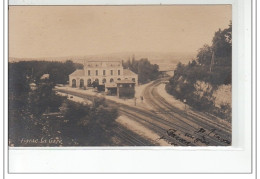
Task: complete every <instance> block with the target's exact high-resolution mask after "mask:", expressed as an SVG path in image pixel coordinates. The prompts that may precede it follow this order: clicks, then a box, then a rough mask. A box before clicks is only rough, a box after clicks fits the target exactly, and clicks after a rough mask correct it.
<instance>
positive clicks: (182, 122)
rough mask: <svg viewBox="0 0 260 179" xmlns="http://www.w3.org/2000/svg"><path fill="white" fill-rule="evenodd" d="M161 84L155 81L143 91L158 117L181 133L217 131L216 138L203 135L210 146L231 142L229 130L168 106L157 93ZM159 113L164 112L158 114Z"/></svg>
mask: <svg viewBox="0 0 260 179" xmlns="http://www.w3.org/2000/svg"><path fill="white" fill-rule="evenodd" d="M161 83H162V81H161V80H157V81H155V82H154V83H152V84H150V85H149V86H147V88H146V89H145V91H144V98H145V99H146V100H147V101H148V103H149V104H150V105H151V106H152V107H153V108H154V109H155V110H157V111H159V114H158V115H160V116H161V117H163V118H164V119H165V120H167V121H169V122H172V123H174V124H175V125H177V126H182V129H183V130H182V132H184V131H185V130H186V131H187V132H189V133H191V131H195V130H197V129H198V128H203V129H206V130H208V131H211V130H212V129H214V130H216V131H218V135H217V137H216V136H213V137H212V136H208V135H204V137H205V138H207V140H210V141H211V144H213V145H228V144H227V142H228V141H231V130H230V128H228V127H226V126H223V125H221V124H217V123H216V122H215V121H213V120H211V119H208V118H207V117H205V116H203V117H201V116H200V115H196V113H192V114H187V113H186V112H185V111H183V110H180V109H178V108H176V107H174V106H173V105H171V104H169V102H167V101H166V100H165V99H164V98H163V97H161V96H160V95H159V93H158V91H157V86H159V85H160V84H161ZM160 111H166V112H163V113H161V114H160ZM216 131H214V132H216ZM220 138H221V139H224V138H225V140H223V141H220Z"/></svg>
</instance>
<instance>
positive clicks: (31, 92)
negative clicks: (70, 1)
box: [8, 5, 232, 147]
mask: <svg viewBox="0 0 260 179" xmlns="http://www.w3.org/2000/svg"><path fill="white" fill-rule="evenodd" d="M8 16H9V22H8V23H9V39H8V43H9V54H8V55H9V58H8V59H9V61H8V131H9V134H8V144H9V146H10V147H69V146H74V147H85V146H87V147H92V146H114V147H115V146H145V147H149V146H172V147H178V146H191V147H192V146H193V147H195V146H231V145H232V100H231V96H232V93H231V92H232V90H231V89H232V6H231V5H152V6H149V5H143V6H138V5H137V6H123V5H122V6H9V10H8Z"/></svg>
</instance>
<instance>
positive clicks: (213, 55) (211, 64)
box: [209, 51, 215, 73]
mask: <svg viewBox="0 0 260 179" xmlns="http://www.w3.org/2000/svg"><path fill="white" fill-rule="evenodd" d="M214 58H215V53H214V51H213V52H212V56H211V62H210V67H209V72H210V73H211V71H212V68H213V65H214V60H215V59H214Z"/></svg>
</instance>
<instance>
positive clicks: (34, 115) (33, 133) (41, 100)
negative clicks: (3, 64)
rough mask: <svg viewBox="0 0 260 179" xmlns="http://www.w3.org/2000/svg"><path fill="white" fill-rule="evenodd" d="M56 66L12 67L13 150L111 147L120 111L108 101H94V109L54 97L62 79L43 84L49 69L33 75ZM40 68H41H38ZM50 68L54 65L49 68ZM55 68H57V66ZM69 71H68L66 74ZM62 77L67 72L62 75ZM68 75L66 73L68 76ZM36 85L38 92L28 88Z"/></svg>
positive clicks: (10, 119) (10, 117)
mask: <svg viewBox="0 0 260 179" xmlns="http://www.w3.org/2000/svg"><path fill="white" fill-rule="evenodd" d="M51 63H54V64H58V66H59V65H60V66H59V67H57V68H56V67H55V69H60V68H63V67H64V63H56V62H39V63H37V62H17V63H12V64H9V70H10V71H9V96H8V98H9V99H8V105H9V109H8V110H9V111H8V122H9V126H8V127H9V145H10V146H59V145H63V146H70V145H71V146H78V145H82V146H89V145H106V144H111V142H110V141H109V140H111V135H110V131H112V130H111V128H112V126H113V125H114V124H115V123H114V122H115V119H116V118H117V116H118V113H117V109H115V108H112V107H110V106H108V105H107V103H106V101H105V99H103V98H95V99H94V100H93V102H92V104H91V105H83V104H78V103H75V102H72V101H69V100H67V99H66V97H62V96H58V95H56V94H55V91H54V90H53V87H54V85H55V83H61V82H62V81H60V80H59V78H54V77H53V78H51V74H50V79H49V80H40V76H41V75H42V74H45V73H48V69H49V68H44V67H43V69H41V70H40V71H38V72H37V71H36V72H34V73H33V74H31V69H36V67H37V68H40V67H38V65H40V64H49V65H50V64H51ZM36 64H38V65H36ZM50 66H51V65H50ZM54 66H55V65H54ZM65 71H66V70H65ZM59 73H61V75H58V76H59V77H61V76H63V75H64V74H63V73H64V71H60V72H59ZM67 73H68V72H66V74H67ZM31 81H35V83H36V89H34V90H32V89H30V86H29V84H30V83H31ZM42 138H43V139H51V138H53V139H56V138H57V139H61V140H62V144H60V143H59V144H55V143H31V142H30V143H24V142H21V141H22V140H26V139H38V140H40V139H42Z"/></svg>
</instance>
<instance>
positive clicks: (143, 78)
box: [123, 57, 160, 84]
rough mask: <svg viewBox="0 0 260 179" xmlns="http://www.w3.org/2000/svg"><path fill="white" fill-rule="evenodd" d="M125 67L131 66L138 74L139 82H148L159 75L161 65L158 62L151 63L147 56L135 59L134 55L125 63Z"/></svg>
mask: <svg viewBox="0 0 260 179" xmlns="http://www.w3.org/2000/svg"><path fill="white" fill-rule="evenodd" d="M123 67H124V68H129V69H130V70H131V71H133V72H135V73H136V74H138V81H139V83H142V84H143V83H148V82H150V81H152V80H155V79H157V78H158V76H159V74H160V73H159V66H158V65H157V64H151V63H150V62H149V60H148V59H147V58H142V59H140V60H135V58H134V57H133V58H132V60H131V61H130V59H129V60H128V61H126V62H124V63H123Z"/></svg>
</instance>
